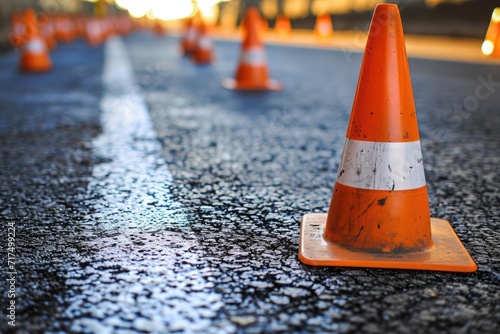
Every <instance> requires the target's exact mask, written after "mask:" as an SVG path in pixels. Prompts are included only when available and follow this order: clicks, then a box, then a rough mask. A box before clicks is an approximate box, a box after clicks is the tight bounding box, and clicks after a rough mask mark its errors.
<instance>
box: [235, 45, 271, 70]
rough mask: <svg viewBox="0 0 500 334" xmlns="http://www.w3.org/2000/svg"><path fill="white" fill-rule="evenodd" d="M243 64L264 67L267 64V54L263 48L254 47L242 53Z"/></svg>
mask: <svg viewBox="0 0 500 334" xmlns="http://www.w3.org/2000/svg"><path fill="white" fill-rule="evenodd" d="M240 61H241V62H242V63H246V64H249V65H253V66H263V65H265V64H266V54H265V52H264V48H262V47H252V48H248V49H246V50H244V51H243V52H242V53H241V60H240Z"/></svg>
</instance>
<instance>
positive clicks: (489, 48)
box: [481, 7, 500, 57]
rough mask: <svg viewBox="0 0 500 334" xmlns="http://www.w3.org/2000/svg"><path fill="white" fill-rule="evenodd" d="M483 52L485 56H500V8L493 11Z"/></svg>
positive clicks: (482, 47)
mask: <svg viewBox="0 0 500 334" xmlns="http://www.w3.org/2000/svg"><path fill="white" fill-rule="evenodd" d="M481 51H482V52H483V54H484V55H485V56H490V57H499V56H500V7H497V8H495V9H494V10H493V14H492V15H491V21H490V25H489V27H488V31H487V32H486V37H485V38H484V42H483V45H482V46H481Z"/></svg>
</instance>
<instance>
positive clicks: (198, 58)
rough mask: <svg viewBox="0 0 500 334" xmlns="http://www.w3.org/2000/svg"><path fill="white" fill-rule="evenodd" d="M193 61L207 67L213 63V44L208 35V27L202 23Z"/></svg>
mask: <svg viewBox="0 0 500 334" xmlns="http://www.w3.org/2000/svg"><path fill="white" fill-rule="evenodd" d="M192 59H193V61H194V62H195V63H196V64H199V65H207V64H211V63H212V61H213V44H212V41H211V40H210V37H208V34H207V26H206V25H205V23H203V22H201V23H200V26H199V33H198V38H197V40H196V46H195V47H194V51H193V55H192Z"/></svg>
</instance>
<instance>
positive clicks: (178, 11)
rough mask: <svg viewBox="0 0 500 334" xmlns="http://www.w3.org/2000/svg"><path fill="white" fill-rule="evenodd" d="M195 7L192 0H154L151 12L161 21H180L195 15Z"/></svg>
mask: <svg viewBox="0 0 500 334" xmlns="http://www.w3.org/2000/svg"><path fill="white" fill-rule="evenodd" d="M193 11H194V6H193V3H192V1H191V0H176V1H168V0H167V1H166V0H153V1H152V3H151V12H152V14H153V16H154V17H156V18H157V19H160V20H165V21H168V20H179V19H183V18H186V17H189V16H191V15H192V14H193Z"/></svg>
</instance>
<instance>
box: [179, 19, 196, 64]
mask: <svg viewBox="0 0 500 334" xmlns="http://www.w3.org/2000/svg"><path fill="white" fill-rule="evenodd" d="M197 38H198V27H197V22H196V17H192V18H189V19H188V21H187V26H186V32H185V34H184V37H183V38H182V40H181V50H182V54H183V55H189V54H191V53H192V52H193V51H194V48H195V47H196V39H197Z"/></svg>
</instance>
